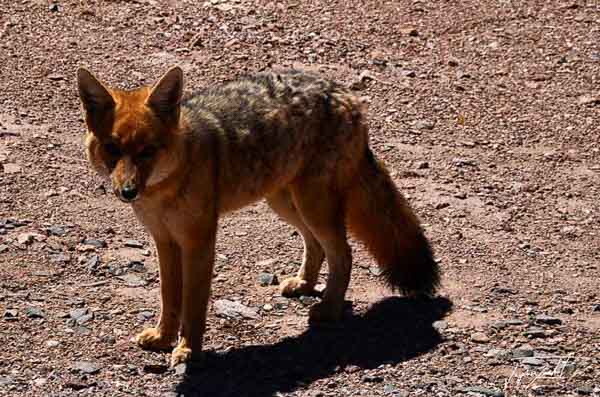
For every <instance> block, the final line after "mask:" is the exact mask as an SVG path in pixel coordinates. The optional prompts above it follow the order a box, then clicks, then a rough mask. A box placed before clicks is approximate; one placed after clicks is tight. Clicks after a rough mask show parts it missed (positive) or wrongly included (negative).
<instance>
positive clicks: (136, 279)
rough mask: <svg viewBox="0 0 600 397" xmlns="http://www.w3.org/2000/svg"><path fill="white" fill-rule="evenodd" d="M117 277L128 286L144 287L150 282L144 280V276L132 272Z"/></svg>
mask: <svg viewBox="0 0 600 397" xmlns="http://www.w3.org/2000/svg"><path fill="white" fill-rule="evenodd" d="M117 278H119V279H120V280H123V281H125V284H126V285H127V286H128V287H143V286H145V285H147V284H148V282H147V281H146V280H144V279H143V278H141V277H140V276H137V275H135V274H131V273H127V274H124V275H122V276H119V277H117Z"/></svg>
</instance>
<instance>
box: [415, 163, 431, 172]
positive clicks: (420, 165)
mask: <svg viewBox="0 0 600 397" xmlns="http://www.w3.org/2000/svg"><path fill="white" fill-rule="evenodd" d="M428 168H429V163H428V162H427V161H419V162H418V163H417V169H419V170H426V169H428Z"/></svg>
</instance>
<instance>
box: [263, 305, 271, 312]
mask: <svg viewBox="0 0 600 397" xmlns="http://www.w3.org/2000/svg"><path fill="white" fill-rule="evenodd" d="M262 308H263V310H264V311H266V312H270V311H271V310H273V305H271V304H270V303H266V304H265V305H264V306H263V307H262Z"/></svg>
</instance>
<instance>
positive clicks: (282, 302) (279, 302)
mask: <svg viewBox="0 0 600 397" xmlns="http://www.w3.org/2000/svg"><path fill="white" fill-rule="evenodd" d="M288 306H289V300H288V299H287V298H283V297H278V298H275V299H273V307H274V308H275V310H285V309H287V308H288Z"/></svg>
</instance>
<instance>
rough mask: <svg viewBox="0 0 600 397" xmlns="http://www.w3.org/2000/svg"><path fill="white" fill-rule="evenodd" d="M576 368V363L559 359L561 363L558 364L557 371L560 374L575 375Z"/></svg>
mask: <svg viewBox="0 0 600 397" xmlns="http://www.w3.org/2000/svg"><path fill="white" fill-rule="evenodd" d="M576 369H577V366H576V365H575V363H572V362H566V361H559V363H558V364H557V365H556V370H555V372H558V373H559V375H560V376H571V375H573V373H574V372H575V370H576Z"/></svg>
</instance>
